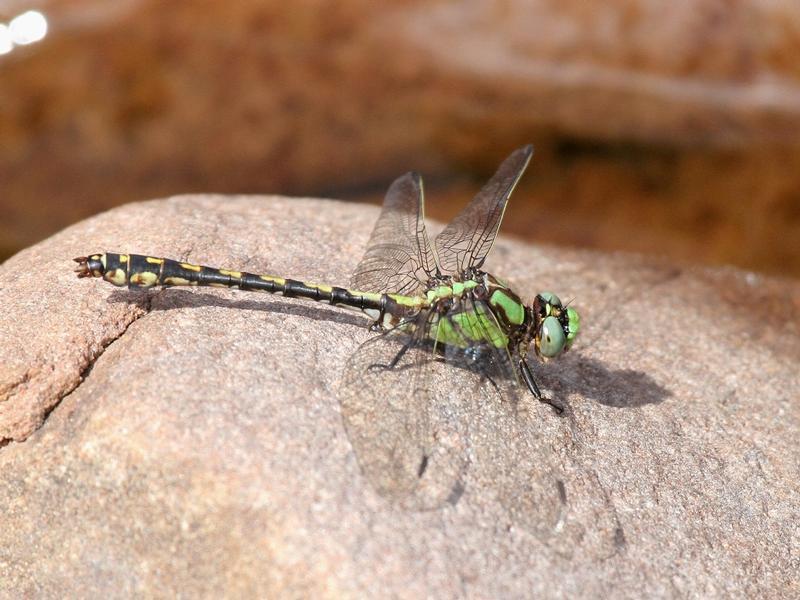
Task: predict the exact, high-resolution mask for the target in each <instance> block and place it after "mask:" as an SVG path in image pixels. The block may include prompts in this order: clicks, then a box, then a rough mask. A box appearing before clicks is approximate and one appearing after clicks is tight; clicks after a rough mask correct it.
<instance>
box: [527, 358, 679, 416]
mask: <svg viewBox="0 0 800 600" xmlns="http://www.w3.org/2000/svg"><path fill="white" fill-rule="evenodd" d="M531 362H532V363H533V361H531ZM531 367H532V368H533V369H534V373H535V376H536V378H537V380H539V381H540V383H541V384H543V385H544V387H545V388H547V389H549V390H552V392H551V393H552V394H553V400H554V401H555V402H556V403H558V404H562V405H568V402H567V395H568V394H571V393H577V394H580V395H582V396H584V397H585V398H590V399H591V400H594V401H595V402H599V403H600V404H603V405H605V406H611V407H613V408H637V407H640V406H645V405H646V404H659V403H661V402H663V401H664V400H666V399H667V398H669V397H670V396H672V392H671V391H669V390H668V389H666V388H665V387H663V386H661V385H659V384H658V383H656V382H655V381H654V380H653V378H652V377H650V375H648V374H647V373H643V372H642V371H634V370H633V369H609V368H608V367H606V366H605V365H604V364H603V363H602V362H600V361H599V360H596V359H594V358H588V357H586V356H581V355H580V354H572V355H567V356H565V357H564V358H562V359H561V360H559V361H555V362H553V363H551V364H549V365H547V366H543V365H536V364H531Z"/></svg>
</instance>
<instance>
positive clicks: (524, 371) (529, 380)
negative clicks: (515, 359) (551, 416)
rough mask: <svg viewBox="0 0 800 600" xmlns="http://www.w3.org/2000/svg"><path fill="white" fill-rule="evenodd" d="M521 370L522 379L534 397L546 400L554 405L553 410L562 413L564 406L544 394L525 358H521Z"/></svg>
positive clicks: (541, 400) (540, 400)
mask: <svg viewBox="0 0 800 600" xmlns="http://www.w3.org/2000/svg"><path fill="white" fill-rule="evenodd" d="M519 372H520V374H521V375H522V379H523V380H524V381H525V385H527V386H528V389H529V390H530V392H531V394H533V397H534V398H536V399H537V400H538V401H539V402H544V403H545V404H547V405H549V406H550V407H552V408H553V410H554V411H556V414H558V415H562V414H563V413H564V407H563V406H561V405H560V404H558V403H557V402H554V401H553V400H551V399H550V398H547V397H545V396H544V395H543V394H542V392H541V390H540V389H539V386H538V385H536V380H535V379H534V378H533V373H532V372H531V368H530V367H529V366H528V363H527V362H525V359H524V358H520V359H519Z"/></svg>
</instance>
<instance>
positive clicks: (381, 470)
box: [339, 311, 467, 510]
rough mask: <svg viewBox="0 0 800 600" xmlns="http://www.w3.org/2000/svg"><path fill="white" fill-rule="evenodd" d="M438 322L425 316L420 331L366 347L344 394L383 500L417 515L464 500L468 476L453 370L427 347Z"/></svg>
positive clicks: (367, 470)
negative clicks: (450, 501) (459, 498)
mask: <svg viewBox="0 0 800 600" xmlns="http://www.w3.org/2000/svg"><path fill="white" fill-rule="evenodd" d="M431 319H432V315H431V313H429V312H427V311H425V312H422V313H420V314H419V315H418V316H417V318H416V319H415V321H414V324H413V330H412V331H410V332H408V331H407V328H406V327H401V328H396V329H394V330H391V331H388V332H385V333H383V334H381V335H379V336H378V337H376V338H372V339H370V340H368V341H367V342H365V343H364V344H362V345H361V347H360V348H359V349H358V350H357V351H356V352H355V353H354V354H353V356H352V357H351V358H350V359H349V361H348V364H347V366H346V368H345V374H344V377H343V380H342V385H341V388H340V390H339V398H340V402H341V406H342V416H343V420H344V425H345V430H346V431H347V436H348V438H349V440H350V442H351V444H352V446H353V450H354V452H355V454H356V458H357V460H358V464H359V466H360V468H361V472H362V473H363V474H364V476H365V477H366V479H367V481H369V483H370V484H371V486H372V487H373V489H375V490H376V491H377V492H378V493H379V494H380V495H381V496H383V497H385V498H387V499H388V500H389V501H391V502H392V503H393V504H395V505H398V506H400V507H402V508H406V509H411V510H427V509H434V508H438V507H440V506H442V505H444V504H445V503H446V502H447V501H448V499H451V498H453V497H456V496H458V495H460V492H459V491H458V490H460V489H463V483H462V482H463V478H464V473H465V471H466V461H467V452H466V441H465V440H466V431H465V427H464V425H463V423H462V422H461V421H459V415H461V414H462V413H463V411H462V410H459V409H458V407H457V406H456V405H457V403H458V401H459V398H460V396H459V395H458V394H457V393H450V390H451V389H453V386H452V381H451V377H452V375H453V374H452V369H450V368H449V367H448V365H447V364H446V363H445V362H444V361H442V360H441V359H440V358H437V357H436V356H435V355H434V354H433V352H432V348H431V345H430V343H428V342H427V339H428V338H427V335H428V332H429V328H430V323H431ZM404 329H406V330H405V331H404ZM455 391H457V390H455Z"/></svg>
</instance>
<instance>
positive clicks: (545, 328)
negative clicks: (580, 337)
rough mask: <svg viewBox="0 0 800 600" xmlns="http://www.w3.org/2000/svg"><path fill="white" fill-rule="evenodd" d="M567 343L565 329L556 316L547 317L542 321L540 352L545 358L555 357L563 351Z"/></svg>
mask: <svg viewBox="0 0 800 600" xmlns="http://www.w3.org/2000/svg"><path fill="white" fill-rule="evenodd" d="M566 344H567V338H566V336H565V335H564V329H563V328H562V327H561V323H559V322H558V319H556V318H555V317H547V318H545V320H544V321H542V328H541V330H540V331H539V354H541V355H542V356H544V357H545V358H553V357H554V356H558V355H559V354H561V352H563V350H564V346H566Z"/></svg>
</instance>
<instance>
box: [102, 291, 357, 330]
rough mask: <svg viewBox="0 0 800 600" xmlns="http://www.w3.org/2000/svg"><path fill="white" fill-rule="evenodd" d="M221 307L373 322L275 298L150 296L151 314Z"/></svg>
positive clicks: (123, 296)
mask: <svg viewBox="0 0 800 600" xmlns="http://www.w3.org/2000/svg"><path fill="white" fill-rule="evenodd" d="M141 296H142V293H141V292H126V291H122V290H118V291H115V292H113V293H112V294H111V295H110V296H109V297H108V302H128V303H129V302H140V301H141V300H140V298H141ZM205 306H217V307H221V308H230V309H235V310H259V311H263V312H267V313H276V314H281V315H293V316H299V317H306V318H309V319H313V320H315V321H330V322H334V323H342V324H345V325H355V326H358V327H362V328H363V327H365V326H366V325H368V324H369V321H368V320H367V319H365V318H364V317H360V316H359V315H356V314H352V313H348V312H345V311H343V310H337V309H331V308H324V305H319V304H311V303H305V304H304V303H302V302H280V301H275V300H273V299H272V298H263V299H247V300H236V299H232V298H231V299H229V298H223V297H220V296H216V295H214V294H203V293H196V292H191V291H188V290H178V289H168V290H160V291H158V292H156V293H155V294H153V295H151V296H149V310H150V311H156V310H173V309H176V308H200V307H205Z"/></svg>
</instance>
